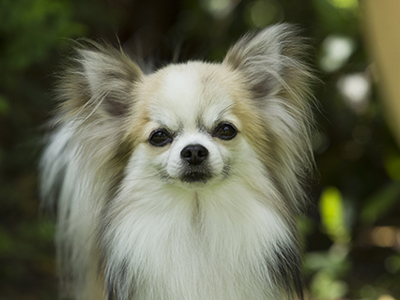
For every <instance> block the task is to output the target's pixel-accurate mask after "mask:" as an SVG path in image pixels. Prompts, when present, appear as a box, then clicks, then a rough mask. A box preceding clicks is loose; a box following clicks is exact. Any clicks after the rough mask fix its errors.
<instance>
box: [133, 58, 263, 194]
mask: <svg viewBox="0 0 400 300" xmlns="http://www.w3.org/2000/svg"><path fill="white" fill-rule="evenodd" d="M136 97H137V101H138V102H141V104H139V105H138V106H139V107H140V108H141V109H140V112H135V113H138V114H137V117H134V118H132V119H131V120H132V121H133V122H132V125H131V127H130V134H131V135H139V137H138V140H137V143H138V144H137V146H136V147H135V148H136V150H135V153H134V154H133V157H134V158H136V157H138V158H139V157H140V159H138V160H140V161H141V162H140V165H143V171H142V172H145V173H147V174H149V172H153V174H156V175H155V176H157V177H158V178H160V179H161V180H163V181H165V182H168V183H172V184H176V185H179V186H183V187H186V188H194V187H195V188H199V187H201V186H207V185H208V184H211V183H217V182H219V181H222V180H224V179H226V178H229V177H230V175H231V174H232V173H235V172H238V171H240V170H238V165H240V161H244V160H247V158H248V157H249V156H251V153H249V152H251V148H250V147H249V145H248V143H249V141H247V139H246V136H245V135H246V132H247V131H248V130H249V129H247V128H248V127H249V125H250V124H247V127H246V124H245V123H246V120H243V119H242V118H241V114H243V113H244V112H243V109H246V110H249V108H248V107H246V108H243V106H246V104H245V103H246V102H249V103H248V105H247V106H251V94H250V92H249V90H248V89H247V88H246V87H245V84H244V78H242V77H241V76H240V74H239V73H238V72H236V71H235V70H233V69H232V68H230V67H229V66H227V65H221V64H206V63H200V62H190V63H187V64H181V65H171V66H168V67H166V68H164V69H162V70H160V71H158V72H156V73H155V74H152V75H150V76H147V77H145V78H143V79H142V81H141V83H140V85H138V88H137V90H136ZM254 108H255V107H254ZM251 111H252V110H251ZM135 113H134V114H135ZM249 113H250V114H252V115H254V116H255V117H256V114H254V113H252V112H249ZM246 117H247V118H249V116H246ZM139 124H140V125H139ZM138 129H139V130H138ZM259 134H262V133H261V132H259ZM134 160H135V159H134ZM138 160H135V162H134V164H136V165H138ZM239 169H240V168H239Z"/></svg>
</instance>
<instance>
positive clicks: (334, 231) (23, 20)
mask: <svg viewBox="0 0 400 300" xmlns="http://www.w3.org/2000/svg"><path fill="white" fill-rule="evenodd" d="M362 18H363V13H362V7H360V4H359V3H358V2H357V0H302V1H298V0H280V1H279V0H248V1H247V0H242V1H241V0H203V1H191V0H168V1H165V0H146V1H145V0H1V1H0V20H1V22H0V278H1V280H0V299H1V300H5V299H7V300H9V299H19V300H28V299H43V300H46V299H56V289H57V279H56V274H55V261H54V248H53V226H52V222H51V221H50V220H49V219H48V218H47V217H45V216H41V215H40V213H39V200H38V198H39V197H38V189H37V183H38V180H37V171H36V169H37V160H38V157H39V155H40V151H41V148H42V142H41V141H42V137H43V135H44V132H45V130H44V126H43V125H44V124H45V122H46V120H48V119H49V117H50V112H51V109H52V108H53V107H54V103H52V94H51V90H52V85H53V83H54V79H55V76H54V74H55V73H57V71H58V70H59V67H58V66H60V62H61V61H62V57H63V55H65V53H66V49H68V45H69V44H70V41H71V39H76V38H79V37H83V36H85V37H90V38H94V39H105V40H107V41H110V42H112V43H115V44H117V38H118V39H119V41H120V43H121V45H122V46H123V48H124V49H125V51H126V52H127V53H129V54H130V55H132V56H139V57H141V58H142V59H143V60H144V61H146V62H147V63H149V64H152V65H153V66H154V67H155V68H157V67H159V66H162V65H164V64H165V63H166V62H168V61H170V60H171V59H174V60H176V61H184V60H186V59H188V58H207V59H208V60H212V61H215V60H221V59H222V58H223V55H224V53H225V51H226V49H227V48H228V47H229V45H231V44H232V43H233V42H234V41H235V40H236V39H237V38H239V37H240V36H241V35H242V34H244V33H245V32H246V31H248V30H249V29H256V28H260V27H264V26H267V25H269V24H273V23H276V22H282V21H288V22H292V23H297V24H300V25H301V27H302V28H304V35H305V36H307V37H310V38H311V43H312V45H313V46H314V48H315V52H314V53H312V54H311V57H312V61H313V64H314V65H315V69H316V71H317V75H318V77H319V78H320V79H321V83H319V84H317V85H316V87H315V89H316V96H317V100H318V102H319V103H320V109H319V110H316V111H315V113H316V117H317V121H318V124H319V125H318V132H316V134H315V137H314V150H315V155H316V159H317V164H318V169H319V174H318V176H316V179H315V180H314V181H313V183H312V188H311V191H310V196H311V198H312V205H311V207H310V209H309V211H308V214H307V218H304V220H301V221H300V226H301V229H302V231H303V233H304V245H305V248H306V255H305V260H304V264H305V267H304V268H305V273H306V276H307V280H308V284H309V290H310V294H311V298H312V299H319V300H326V299H365V300H372V299H379V300H390V299H400V285H399V283H400V220H399V217H398V216H399V214H400V205H399V201H400V200H399V199H400V183H399V180H400V153H399V150H398V148H397V146H396V145H395V143H394V141H393V139H392V135H391V133H390V132H389V130H388V128H387V125H386V121H385V118H384V115H383V108H382V104H381V101H380V99H379V95H378V94H377V93H376V92H375V83H374V78H375V71H374V65H373V64H371V63H370V61H369V59H368V58H367V53H366V49H365V46H364V42H363V40H364V39H363V34H364V33H363V27H362Z"/></svg>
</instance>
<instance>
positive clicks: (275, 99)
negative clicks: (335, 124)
mask: <svg viewBox="0 0 400 300" xmlns="http://www.w3.org/2000/svg"><path fill="white" fill-rule="evenodd" d="M309 54H310V51H309V47H308V46H307V43H304V38H301V37H300V35H299V32H298V30H297V29H296V27H294V26H292V25H288V24H280V25H275V26H271V27H268V28H266V29H264V30H262V31H260V32H258V33H256V34H250V35H246V36H244V37H243V38H242V39H241V40H239V42H238V43H236V44H235V45H234V46H233V47H232V48H231V49H230V50H229V52H228V53H227V55H226V57H225V60H224V62H223V64H224V65H226V66H227V67H229V68H230V69H232V70H234V71H235V72H238V73H240V74H241V78H243V80H244V81H245V82H244V83H245V86H246V88H247V89H249V91H250V92H251V94H252V99H251V100H252V104H254V105H255V107H256V108H257V109H258V112H259V113H260V114H261V115H262V117H261V118H260V119H261V120H262V122H260V126H263V127H264V128H265V130H266V133H265V136H266V137H268V140H266V142H265V143H266V144H267V145H269V146H268V147H265V145H264V144H262V145H261V146H260V147H256V148H257V149H259V152H260V158H261V159H264V163H265V165H267V166H268V168H269V170H270V171H271V173H272V176H274V177H276V180H275V181H276V182H277V183H279V184H280V185H281V186H280V187H279V190H281V191H282V193H283V194H284V196H285V198H286V199H288V200H289V201H290V203H291V205H292V207H294V208H295V209H298V208H300V207H301V205H299V204H301V203H303V201H301V200H305V198H304V193H303V192H302V188H301V185H300V184H299V181H301V180H302V179H303V178H306V177H307V176H308V174H309V173H308V171H309V170H310V169H311V168H312V167H313V158H312V144H311V130H312V126H313V114H312V109H311V105H310V104H311V103H312V101H310V100H313V97H312V94H311V89H310V82H311V81H313V80H314V77H313V75H312V73H311V72H310V68H309V67H308V65H307V63H305V59H304V58H305V57H307V56H308V55H309ZM268 141H274V143H273V144H271V143H270V142H268ZM266 149H267V151H269V152H268V155H266V154H265V153H263V151H266Z"/></svg>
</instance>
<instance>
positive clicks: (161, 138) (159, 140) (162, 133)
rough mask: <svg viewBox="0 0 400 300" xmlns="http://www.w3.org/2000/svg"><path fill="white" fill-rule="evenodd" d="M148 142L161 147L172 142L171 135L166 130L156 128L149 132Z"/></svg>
mask: <svg viewBox="0 0 400 300" xmlns="http://www.w3.org/2000/svg"><path fill="white" fill-rule="evenodd" d="M149 142H150V144H152V145H153V146H157V147H162V146H165V145H166V144H168V143H170V142H172V137H171V134H170V133H169V132H168V131H167V130H165V129H156V130H154V131H153V132H152V133H151V134H150V137H149Z"/></svg>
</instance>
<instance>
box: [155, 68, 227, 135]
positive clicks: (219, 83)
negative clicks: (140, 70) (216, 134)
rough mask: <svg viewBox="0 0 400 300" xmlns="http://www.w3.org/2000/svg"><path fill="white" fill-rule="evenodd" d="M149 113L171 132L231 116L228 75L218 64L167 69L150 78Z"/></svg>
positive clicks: (205, 125) (212, 123)
mask: <svg viewBox="0 0 400 300" xmlns="http://www.w3.org/2000/svg"><path fill="white" fill-rule="evenodd" d="M149 79H150V81H151V83H152V86H153V91H152V93H151V97H150V99H148V100H149V114H150V118H151V119H152V120H153V121H156V122H157V121H158V122H162V123H163V124H165V125H166V126H168V127H170V128H172V129H175V128H176V129H178V128H180V127H182V126H184V127H193V128H194V127H199V126H204V127H212V126H214V125H215V123H216V122H218V121H219V120H220V119H222V118H224V117H226V115H228V114H229V113H230V108H231V107H232V106H233V99H232V97H231V95H230V91H229V86H228V84H227V82H229V72H228V71H226V70H224V68H222V67H221V66H220V65H212V64H205V63H200V62H192V63H187V64H182V65H171V66H168V67H166V68H164V69H162V70H161V71H159V72H158V73H156V74H154V76H153V78H149Z"/></svg>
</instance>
